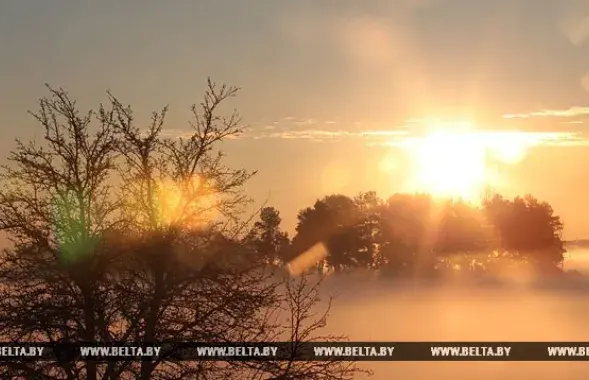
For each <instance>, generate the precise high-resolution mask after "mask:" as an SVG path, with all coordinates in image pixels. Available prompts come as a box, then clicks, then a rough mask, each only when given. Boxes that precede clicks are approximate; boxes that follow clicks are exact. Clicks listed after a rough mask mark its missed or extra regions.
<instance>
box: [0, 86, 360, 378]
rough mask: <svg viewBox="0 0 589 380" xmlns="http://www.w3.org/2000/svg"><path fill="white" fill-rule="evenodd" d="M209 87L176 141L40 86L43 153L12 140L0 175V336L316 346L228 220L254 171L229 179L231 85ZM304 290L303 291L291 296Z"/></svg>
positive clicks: (115, 104) (322, 367)
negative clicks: (289, 338) (3, 243)
mask: <svg viewBox="0 0 589 380" xmlns="http://www.w3.org/2000/svg"><path fill="white" fill-rule="evenodd" d="M207 85H208V86H207V91H206V93H205V97H204V100H203V101H202V103H200V104H199V105H195V106H193V107H192V111H193V120H192V122H191V123H190V126H191V128H192V129H191V131H190V133H191V134H190V136H189V137H187V138H183V139H174V138H169V137H165V136H164V135H163V133H162V128H163V125H164V121H165V114H166V110H167V108H164V109H163V110H162V111H161V112H157V113H154V114H153V117H152V120H151V123H150V124H149V125H148V126H147V128H145V129H143V128H140V127H139V126H137V125H136V122H135V119H134V115H133V112H132V109H131V107H130V106H126V105H124V104H123V103H121V102H120V101H119V100H118V99H117V98H115V97H114V96H112V95H110V94H109V104H108V106H100V108H99V109H98V111H97V112H92V111H90V112H87V113H84V114H82V113H81V112H80V111H79V110H78V108H77V106H76V103H75V102H74V101H73V100H71V99H70V97H69V96H68V94H67V93H66V92H65V91H64V90H62V89H54V88H51V87H50V88H49V91H50V97H48V98H43V99H41V101H40V111H39V112H37V113H34V116H35V117H36V119H37V121H39V123H40V124H41V125H42V126H43V128H44V129H45V144H43V145H41V144H36V143H34V142H31V143H22V142H20V141H17V148H16V150H15V151H14V152H13V153H12V154H11V155H10V157H9V159H10V162H9V164H8V165H7V166H6V167H4V172H3V177H2V187H1V189H2V190H0V220H1V221H0V227H1V229H2V230H4V231H6V232H7V233H8V235H9V237H10V239H11V241H12V243H13V248H11V249H9V250H6V251H5V252H4V254H3V255H2V258H1V261H0V292H1V293H0V296H1V299H0V329H1V331H2V334H3V337H4V338H6V339H10V340H13V341H20V342H23V341H29V342H79V341H87V342H93V341H102V342H110V341H119V342H125V341H127V342H131V341H132V342H148V343H149V342H153V341H158V340H181V341H182V340H184V341H190V340H195V341H210V342H226V341H252V342H256V341H263V340H265V339H272V338H274V339H278V338H279V337H283V336H285V333H286V332H287V331H292V329H293V328H294V327H293V326H296V328H297V329H298V331H307V332H308V333H307V334H302V335H301V334H299V335H297V337H300V338H301V339H311V337H312V335H311V334H310V332H315V331H316V330H317V326H319V325H321V326H322V325H323V322H324V319H321V318H320V319H319V321H323V322H321V323H319V322H316V320H315V319H314V316H313V315H312V314H309V312H308V311H305V310H308V309H305V307H306V306H305V305H307V304H303V303H302V302H303V301H304V300H302V299H300V298H296V297H295V294H296V292H292V291H289V289H291V290H292V289H295V288H293V287H292V281H290V280H283V279H282V278H280V277H278V276H276V275H275V274H274V273H272V272H269V271H268V270H267V267H265V265H264V264H265V262H264V261H263V260H262V258H263V254H262V253H260V254H258V255H254V256H252V255H250V254H249V253H248V247H245V246H244V245H243V244H242V242H241V239H240V237H239V235H240V231H241V230H242V229H243V228H242V227H243V226H242V225H241V224H240V220H239V215H240V214H241V213H242V212H243V207H244V206H245V205H246V204H247V202H248V198H247V197H246V195H245V194H244V193H243V190H242V185H243V184H244V183H245V181H247V179H248V178H250V177H251V175H253V173H252V172H248V171H245V170H234V169H231V168H227V167H226V166H225V165H224V159H223V157H224V155H223V153H222V152H220V151H218V150H217V149H216V148H215V146H216V145H217V143H218V142H219V141H222V140H223V139H225V138H227V137H229V136H234V135H235V134H238V133H239V132H240V126H239V124H240V121H239V117H238V116H237V114H236V113H235V112H234V113H233V114H231V115H230V116H229V117H226V118H224V117H221V116H218V115H217V111H218V110H219V108H220V105H221V103H223V102H224V101H225V100H226V99H228V98H230V97H232V96H234V95H235V94H236V92H237V89H236V88H233V87H226V86H217V85H216V84H215V83H213V82H211V81H210V80H209V81H208V83H207ZM95 124H97V126H96V125H95ZM93 130H96V132H95V133H92V132H93ZM289 286H290V288H289ZM315 286H317V285H316V284H313V283H308V282H302V283H300V284H299V287H298V288H297V289H300V292H304V291H307V292H309V291H310V292H312V291H313V289H316V288H315ZM293 297H294V298H293ZM304 302H307V301H304ZM312 303H313V304H314V303H315V302H314V301H313V302H312ZM301 308H302V309H301ZM293 309H301V310H303V312H301V313H298V314H297V313H295V314H293V315H294V316H295V318H294V319H293V318H291V319H290V320H289V321H287V322H288V323H286V322H281V320H280V318H279V317H280V315H279V312H280V311H282V312H284V310H286V311H288V310H293ZM316 323H319V325H317V324H316ZM0 371H4V372H3V374H4V375H7V376H8V375H9V376H24V377H26V378H40V379H41V378H47V379H98V378H100V379H124V378H141V379H152V378H158V379H180V378H207V379H215V378H219V379H221V378H244V379H287V378H290V379H294V378H297V379H312V378H316V375H317V376H319V375H318V373H321V376H322V378H324V379H333V380H337V379H345V378H349V377H350V376H351V375H352V374H353V373H355V372H356V371H357V370H356V368H355V367H354V366H348V365H344V364H343V363H337V362H333V363H323V364H321V363H319V364H317V363H315V365H314V366H313V365H311V364H308V363H307V364H305V363H294V362H292V363H291V362H280V363H275V365H274V366H270V365H262V364H260V363H223V362H199V363H194V362H169V361H166V360H165V358H160V359H158V360H157V361H155V362H140V363H139V362H131V361H130V362H111V363H107V364H98V363H95V362H91V361H88V362H86V363H81V362H76V363H73V362H72V363H57V362H10V363H6V365H5V366H3V367H2V369H1V370H0ZM314 371H316V372H314Z"/></svg>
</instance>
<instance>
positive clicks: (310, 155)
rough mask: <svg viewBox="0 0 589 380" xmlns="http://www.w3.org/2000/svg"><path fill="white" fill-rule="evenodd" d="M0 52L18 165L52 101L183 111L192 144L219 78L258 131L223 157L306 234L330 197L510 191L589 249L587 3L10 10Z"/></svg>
mask: <svg viewBox="0 0 589 380" xmlns="http://www.w3.org/2000/svg"><path fill="white" fill-rule="evenodd" d="M0 51H1V55H0V111H1V112H0V130H1V134H2V139H0V149H2V151H4V152H7V151H8V150H9V149H11V148H12V147H13V146H14V145H13V140H14V138H15V137H21V138H30V137H34V136H35V135H36V134H37V133H39V131H40V130H39V127H38V126H37V125H36V124H35V123H34V121H33V120H32V118H31V117H30V116H29V115H28V114H27V110H29V109H35V107H36V101H37V99H38V98H39V97H41V96H44V95H46V92H45V89H44V83H49V84H52V85H54V86H62V87H64V88H65V89H67V90H68V91H69V92H70V94H71V95H72V96H73V97H75V98H76V99H78V101H79V105H80V107H82V108H88V107H95V106H96V105H97V104H98V103H99V102H100V101H104V100H105V99H106V90H111V91H112V92H113V93H114V94H115V95H116V96H117V97H119V98H120V99H121V100H123V101H124V102H125V103H130V104H131V105H133V107H134V109H135V110H136V112H137V113H138V114H140V115H145V119H147V118H148V117H149V115H150V112H151V111H152V110H155V109H159V108H161V107H162V106H164V105H166V104H170V105H171V109H170V117H169V119H168V124H167V126H168V128H170V130H171V131H172V132H173V133H177V134H183V133H185V132H186V130H187V129H188V124H187V120H188V119H189V107H190V105H191V104H192V103H195V102H198V101H199V100H200V98H201V97H202V94H203V90H204V85H205V80H206V78H207V77H208V76H210V77H211V78H212V79H214V80H216V81H219V82H224V83H227V84H231V85H237V86H239V87H241V88H242V90H241V92H240V94H239V96H238V97H237V98H236V99H234V100H232V104H231V106H233V107H236V108H237V109H238V110H239V111H240V113H241V115H242V117H243V120H244V123H246V129H245V132H244V134H243V135H242V136H241V137H240V138H239V139H233V140H229V141H227V142H225V143H224V144H223V146H222V148H223V150H225V151H226V152H227V154H228V160H229V163H230V164H231V165H233V166H236V167H245V168H248V169H256V170H258V171H259V173H258V175H257V176H256V177H254V178H253V179H252V181H251V182H250V183H249V184H248V188H247V189H248V191H249V192H250V194H251V195H252V196H253V197H254V198H255V200H256V202H257V204H262V203H263V202H264V201H267V203H268V204H269V205H273V206H276V207H277V208H278V209H279V210H281V213H282V216H283V219H284V221H285V223H286V227H287V229H289V230H292V228H293V227H294V225H295V223H296V214H297V212H298V210H299V209H301V208H303V207H306V206H309V205H311V204H312V202H313V201H314V200H315V199H316V198H318V197H320V196H323V195H325V194H329V193H336V192H341V193H344V194H348V195H354V194H355V193H357V192H359V191H369V190H376V191H377V192H378V193H379V194H380V195H381V196H383V197H386V196H388V195H391V194H393V193H395V192H400V191H422V190H427V189H433V190H434V192H435V191H437V192H438V193H443V192H446V193H447V192H451V191H454V190H457V189H458V190H460V191H462V190H465V189H466V190H469V191H471V192H472V190H473V189H474V188H475V187H476V186H475V185H477V186H478V185H481V183H482V182H483V181H485V180H488V179H489V178H490V177H491V176H493V178H495V177H497V180H496V181H494V182H493V183H492V186H493V187H494V188H496V189H497V190H498V191H500V192H502V193H505V194H506V195H510V196H511V195H518V194H526V193H531V194H534V195H535V196H537V197H538V198H540V199H542V200H545V201H548V202H550V203H551V204H552V205H553V207H554V209H555V210H556V212H557V213H558V214H559V215H560V216H561V217H562V218H563V221H564V223H565V237H566V238H568V239H575V238H588V237H589V191H588V190H587V189H586V186H585V185H586V183H587V181H586V177H585V176H586V174H587V166H586V163H587V162H589V144H588V142H589V140H587V138H588V137H589V135H588V134H587V132H588V131H587V128H588V127H589V1H587V0H559V1H556V0H494V1H472V0H397V1H384V0H383V1H381V0H374V1H369V0H366V1H358V0H356V1H352V0H337V1H336V0H323V1H311V0H298V1H286V0H250V1H237V0H234V1H230V0H214V1H212V0H211V1H204V0H203V1H197V0H193V1H185V0H175V1H168V2H163V1H148V0H142V1H141V0H127V1H124V2H123V1H118V0H117V1H112V0H103V1H100V2H80V1H65V0H52V1H41V0H37V1H33V0H18V1H17V0H4V1H2V2H0ZM465 125H466V126H467V129H468V133H466V135H468V136H470V137H468V138H463V137H464V136H465V134H464V133H463V132H462V131H461V130H462V129H464V128H463V127H464V126H465ZM448 131H450V132H448ZM440 135H441V137H440ZM428 136H429V137H428ZM431 136H434V138H432V137H431ZM435 136H438V137H435ZM461 136H462V137H461ZM473 136H474V137H473ZM412 142H413V143H412ZM440 145H443V147H445V148H439V146H440ZM467 148H468V149H467ZM481 150H485V152H487V153H489V152H491V153H490V156H493V154H492V153H493V152H495V153H497V154H495V156H494V157H495V158H494V159H489V154H486V155H485V158H484V161H485V163H484V165H485V168H481V167H479V166H477V165H478V164H480V163H481V162H482V161H481V160H482V158H480V157H479V154H478V152H480V151H481ZM508 156H509V157H508ZM448 166H451V167H452V170H450V169H448ZM491 169H492V170H491ZM491 172H492V173H491ZM440 173H441V175H440ZM490 173H491V174H492V175H491V174H490ZM461 177H464V178H466V177H468V178H469V182H468V183H462V182H460V183H459V184H458V185H459V186H458V185H457V187H456V186H454V185H455V184H454V183H451V184H450V185H448V183H449V182H452V181H454V180H456V181H459V180H460V178H461ZM483 177H484V178H483ZM481 178H482V179H481ZM463 182H464V181H463ZM473 186H474V187H473Z"/></svg>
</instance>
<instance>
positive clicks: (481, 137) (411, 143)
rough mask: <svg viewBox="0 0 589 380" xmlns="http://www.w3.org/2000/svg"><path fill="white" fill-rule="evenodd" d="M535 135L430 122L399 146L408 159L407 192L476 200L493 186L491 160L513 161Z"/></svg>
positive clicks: (458, 123)
mask: <svg viewBox="0 0 589 380" xmlns="http://www.w3.org/2000/svg"><path fill="white" fill-rule="evenodd" d="M534 138H535V139H536V140H537V137H534V136H532V135H529V134H526V133H523V132H516V131H511V132H499V131H493V132H489V131H487V132H485V131H477V130H476V129H475V128H474V125H473V124H472V123H468V122H452V123H441V122H435V123H430V124H429V125H428V128H427V132H426V133H425V134H424V135H423V136H420V137H417V138H413V139H408V140H407V141H406V142H405V144H403V145H402V146H403V147H404V148H405V150H406V153H407V154H408V155H409V157H410V158H411V162H412V168H411V178H410V181H409V182H410V183H409V187H410V189H409V190H410V191H415V192H426V193H430V194H432V195H434V196H436V197H443V198H446V197H449V198H462V199H464V200H467V201H471V202H477V201H478V200H479V198H480V195H481V194H482V193H483V191H484V189H485V188H487V187H488V186H493V185H496V183H493V182H495V181H497V180H498V179H497V177H496V174H497V173H496V172H495V170H494V168H493V165H492V162H495V163H497V162H501V163H505V164H515V163H518V162H519V161H521V160H522V159H523V158H524V157H525V155H526V152H527V151H528V149H529V148H530V147H531V146H532V145H534V144H535V143H537V141H536V140H534Z"/></svg>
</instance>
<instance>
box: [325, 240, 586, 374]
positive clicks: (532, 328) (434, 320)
mask: <svg viewBox="0 0 589 380" xmlns="http://www.w3.org/2000/svg"><path fill="white" fill-rule="evenodd" d="M565 265H566V267H565V269H568V270H573V269H576V270H579V271H581V272H585V273H587V274H589V270H588V269H589V251H576V252H575V251H573V252H571V257H570V258H569V259H568V260H567V262H566V263H565ZM324 292H325V294H331V295H334V296H335V299H334V300H333V303H332V312H331V315H330V319H329V324H328V329H329V330H330V331H331V332H336V333H345V334H347V335H348V337H349V338H350V340H352V341H366V340H373V341H420V340H421V341H429V340H434V341H435V340H439V341H460V340H462V341H477V340H482V341H485V340H486V341H589V323H588V316H589V278H588V279H575V280H568V281H559V282H555V281H541V282H538V281H532V280H526V281H523V280H518V281H513V280H511V281H507V280H504V281H501V282H500V283H477V284H474V283H469V284H464V283H462V284H458V283H454V284H450V283H449V284H446V285H444V286H440V285H433V284H428V283H425V282H421V283H417V282H394V281H390V280H389V281H387V280H382V279H377V278H374V277H370V276H368V275H356V276H353V277H350V276H347V277H345V278H342V277H332V278H329V279H328V280H326V282H325V284H324ZM359 364H360V366H361V367H362V368H367V369H372V370H373V371H374V376H373V377H372V379H374V380H389V379H395V380H405V379H407V380H421V379H423V380H431V379H440V380H443V379H449V380H450V379H453V380H457V379H464V380H466V379H473V378H477V379H481V380H487V379H488V380H491V379H492V380H497V379H503V380H511V379H518V380H519V379H522V380H523V379H528V378H530V379H532V378H533V379H555V378H563V379H568V380H572V379H579V380H581V379H586V378H587V374H588V373H589V362H587V363H581V362H576V363H575V362H560V363H545V362H512V363H510V362H505V363H501V362H493V363H483V362H479V363H473V362H471V363H467V362H464V363H456V362H455V363H451V362H448V363H440V362H438V363H434V362H384V363H371V362H361V363H359ZM359 378H360V377H359ZM362 378H363V377H362Z"/></svg>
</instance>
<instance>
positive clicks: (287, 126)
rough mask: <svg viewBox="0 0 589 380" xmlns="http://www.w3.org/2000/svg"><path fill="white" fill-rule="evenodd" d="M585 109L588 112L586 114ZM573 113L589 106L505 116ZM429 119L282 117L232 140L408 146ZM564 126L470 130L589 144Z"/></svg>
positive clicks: (575, 123) (509, 139)
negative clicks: (396, 122) (382, 122)
mask: <svg viewBox="0 0 589 380" xmlns="http://www.w3.org/2000/svg"><path fill="white" fill-rule="evenodd" d="M583 112H586V113H583ZM553 115H557V116H561V117H562V116H563V115H566V116H564V117H566V118H568V117H572V116H581V115H589V107H573V108H570V109H569V110H564V111H540V112H534V113H530V114H517V115H505V116H504V117H505V118H506V119H518V118H519V119H526V118H529V117H532V116H538V117H541V116H553ZM428 122H430V119H410V120H407V121H406V123H405V125H400V126H395V127H392V128H388V129H385V128H379V125H378V124H376V123H370V122H351V123H347V124H344V123H342V125H340V123H337V122H335V121H333V120H318V119H301V118H295V117H288V118H282V119H280V120H278V121H273V122H267V123H266V124H263V123H251V125H250V126H249V127H247V128H244V130H243V133H242V134H239V135H236V136H232V137H231V138H232V139H246V140H247V139H251V140H261V139H269V140H272V139H283V140H305V141H310V142H338V141H342V140H353V141H360V142H362V141H363V142H364V143H365V144H366V145H368V146H390V147H406V146H407V145H408V144H411V143H412V142H414V141H417V140H419V139H421V138H423V137H424V134H423V132H424V131H423V129H422V128H419V125H421V124H423V123H426V124H427V123H428ZM557 124H559V125H560V128H562V127H563V126H564V125H570V127H569V130H568V131H562V130H560V131H558V132H555V131H554V130H538V129H536V130H521V128H518V129H517V130H478V131H472V132H471V133H473V134H476V135H478V136H479V137H480V138H482V139H484V140H489V141H491V140H492V141H503V142H505V143H506V144H507V143H510V144H511V143H514V142H525V144H527V145H529V146H538V145H550V146H587V145H589V135H588V134H587V133H584V132H583V131H582V130H581V129H579V128H580V127H579V126H580V125H583V124H584V121H582V120H578V119H575V120H570V119H569V120H565V121H562V122H561V123H557ZM163 132H164V134H165V136H166V137H181V138H189V137H190V136H191V135H192V133H193V132H192V131H190V130H181V129H169V130H165V131H163Z"/></svg>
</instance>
